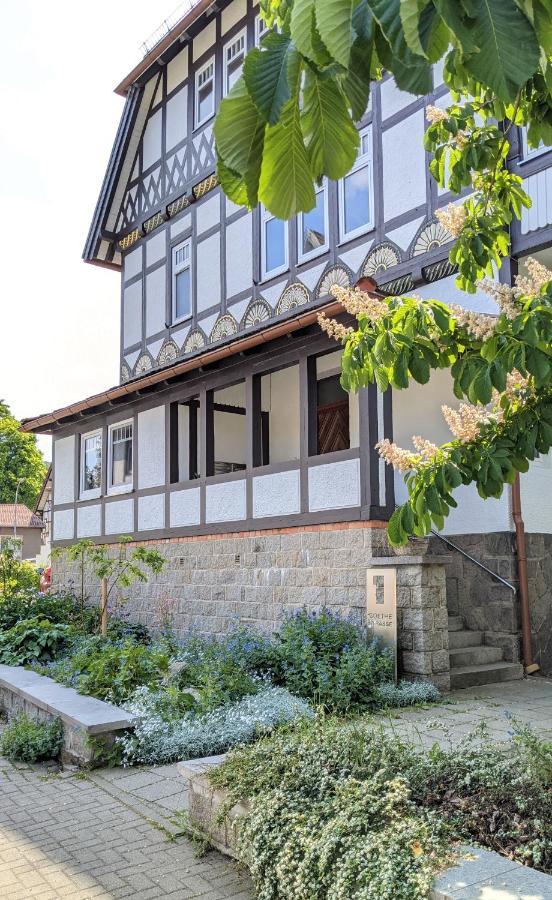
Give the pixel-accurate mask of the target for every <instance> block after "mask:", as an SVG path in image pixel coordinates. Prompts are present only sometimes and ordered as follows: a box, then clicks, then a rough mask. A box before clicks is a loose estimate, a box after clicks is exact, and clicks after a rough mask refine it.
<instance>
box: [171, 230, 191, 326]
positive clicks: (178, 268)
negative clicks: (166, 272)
mask: <svg viewBox="0 0 552 900" xmlns="http://www.w3.org/2000/svg"><path fill="white" fill-rule="evenodd" d="M186 246H187V247H188V259H187V261H186V262H185V263H177V262H176V254H177V253H178V251H179V250H182V249H183V248H184V247H186ZM185 269H188V270H189V272H190V312H189V313H187V314H186V315H185V316H180V317H178V316H177V315H176V276H177V275H180V273H181V272H184V270H185ZM193 312H194V292H193V270H192V239H191V237H189V238H186V240H184V241H180V243H178V244H175V245H174V247H172V248H171V324H172V325H178V324H180V323H181V322H187V321H188V319H191V318H192V315H193Z"/></svg>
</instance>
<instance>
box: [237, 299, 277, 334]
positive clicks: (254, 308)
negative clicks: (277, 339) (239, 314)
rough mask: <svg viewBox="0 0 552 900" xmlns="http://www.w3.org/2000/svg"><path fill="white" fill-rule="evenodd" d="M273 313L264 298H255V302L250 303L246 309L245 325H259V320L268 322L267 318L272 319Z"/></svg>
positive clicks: (246, 326)
mask: <svg viewBox="0 0 552 900" xmlns="http://www.w3.org/2000/svg"><path fill="white" fill-rule="evenodd" d="M271 315H272V310H271V309H270V306H269V305H268V303H265V302H264V300H254V301H253V303H250V304H249V306H248V307H247V309H246V311H245V315H244V317H243V327H244V328H252V327H253V325H258V324H259V322H266V320H267V319H270V316H271Z"/></svg>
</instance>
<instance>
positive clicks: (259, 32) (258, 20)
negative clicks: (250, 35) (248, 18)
mask: <svg viewBox="0 0 552 900" xmlns="http://www.w3.org/2000/svg"><path fill="white" fill-rule="evenodd" d="M269 31H272V29H271V28H269V27H268V25H266V24H265V21H264V19H263V18H262V17H261V16H255V46H256V47H259V46H260V43H261V41H262V39H263V38H264V36H265V34H268V32H269Z"/></svg>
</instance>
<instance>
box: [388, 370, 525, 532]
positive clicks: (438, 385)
mask: <svg viewBox="0 0 552 900" xmlns="http://www.w3.org/2000/svg"><path fill="white" fill-rule="evenodd" d="M443 404H446V405H447V406H450V407H452V408H453V409H455V408H457V407H458V405H459V401H458V400H457V399H456V397H455V396H454V393H453V390H452V379H451V377H450V373H449V372H447V371H443V370H438V371H436V372H433V373H432V375H431V377H430V380H429V382H428V383H427V384H425V385H421V384H416V383H415V382H411V383H410V385H409V387H408V388H407V389H406V390H404V391H393V438H394V441H395V443H397V444H398V445H399V446H400V447H405V448H408V449H412V448H413V445H412V436H413V435H418V434H419V435H421V436H422V437H425V438H427V439H428V440H430V441H432V442H433V443H435V444H438V445H439V444H443V443H445V442H446V441H450V440H452V437H453V436H452V434H451V432H450V431H449V428H448V426H447V424H446V422H445V420H444V418H443V416H442V413H441V406H442V405H443ZM407 496H408V494H407V490H406V485H405V483H404V477H403V475H402V474H401V473H400V472H395V499H396V502H397V503H403V502H404V501H405V500H406V498H407ZM454 497H455V499H456V501H457V503H458V509H453V510H452V511H451V513H450V515H449V516H448V518H447V519H446V522H445V528H444V533H445V534H472V533H483V532H486V531H509V530H510V529H511V519H510V509H509V497H508V489H507V488H506V489H505V490H504V494H503V495H502V497H501V498H500V500H492V499H491V500H482V499H481V497H480V496H479V494H478V493H477V488H476V487H475V485H467V486H465V485H461V487H460V488H458V489H457V490H456V491H455V492H454Z"/></svg>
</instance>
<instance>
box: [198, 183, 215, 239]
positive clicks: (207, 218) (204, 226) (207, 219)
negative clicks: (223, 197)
mask: <svg viewBox="0 0 552 900" xmlns="http://www.w3.org/2000/svg"><path fill="white" fill-rule="evenodd" d="M219 223H220V194H219V193H218V191H217V192H216V194H214V195H213V196H211V197H208V198H207V199H206V200H204V201H203V202H202V203H199V204H198V206H197V207H196V232H197V234H203V232H204V231H207V230H208V229H209V228H212V227H213V225H218V224H219Z"/></svg>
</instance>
